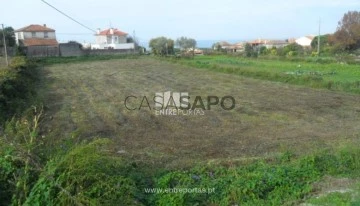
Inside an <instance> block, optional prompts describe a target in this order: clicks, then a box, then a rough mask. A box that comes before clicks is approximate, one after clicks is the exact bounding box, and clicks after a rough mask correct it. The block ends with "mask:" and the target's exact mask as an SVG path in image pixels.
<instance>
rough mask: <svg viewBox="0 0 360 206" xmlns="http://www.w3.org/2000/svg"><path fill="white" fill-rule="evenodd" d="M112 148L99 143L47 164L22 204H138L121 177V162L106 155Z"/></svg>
mask: <svg viewBox="0 0 360 206" xmlns="http://www.w3.org/2000/svg"><path fill="white" fill-rule="evenodd" d="M111 144H112V143H111V141H110V140H109V139H98V140H95V141H93V142H91V143H89V144H86V145H81V146H77V147H75V148H74V149H73V150H71V151H70V152H69V153H68V154H66V155H65V156H63V157H60V158H58V159H53V160H50V161H48V162H47V164H46V166H45V169H44V171H43V172H42V173H41V174H40V177H39V179H38V180H37V181H36V183H35V185H34V187H33V188H32V190H31V192H30V195H29V197H28V198H27V200H26V203H25V204H28V205H33V204H40V205H137V204H140V203H139V202H138V201H137V200H136V194H137V193H138V189H137V188H136V184H135V182H134V181H133V180H132V179H130V178H128V177H126V176H124V175H126V173H125V172H124V167H125V163H124V161H123V160H122V159H121V158H120V157H114V156H112V155H111V153H110V152H109V147H110V146H111Z"/></svg>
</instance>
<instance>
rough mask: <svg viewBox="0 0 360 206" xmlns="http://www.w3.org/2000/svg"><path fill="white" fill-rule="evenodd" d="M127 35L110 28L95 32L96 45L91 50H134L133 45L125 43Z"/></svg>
mask: <svg viewBox="0 0 360 206" xmlns="http://www.w3.org/2000/svg"><path fill="white" fill-rule="evenodd" d="M127 35H128V34H127V33H125V32H122V31H120V30H118V29H114V28H110V29H106V30H103V31H100V29H98V31H97V32H96V35H95V36H96V44H91V49H134V48H135V44H134V43H127Z"/></svg>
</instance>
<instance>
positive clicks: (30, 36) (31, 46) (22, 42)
mask: <svg viewBox="0 0 360 206" xmlns="http://www.w3.org/2000/svg"><path fill="white" fill-rule="evenodd" d="M15 40H16V44H17V45H18V46H20V47H22V48H24V52H25V54H26V55H27V56H31V57H45V56H58V55H59V43H58V42H57V40H56V35H55V30H54V29H51V28H49V27H47V26H46V24H44V25H39V24H31V25H29V26H26V27H23V28H21V29H17V30H15Z"/></svg>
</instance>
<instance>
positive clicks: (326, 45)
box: [311, 34, 331, 54]
mask: <svg viewBox="0 0 360 206" xmlns="http://www.w3.org/2000/svg"><path fill="white" fill-rule="evenodd" d="M318 37H319V36H316V37H315V38H314V39H313V40H312V41H311V48H312V49H313V51H314V52H317V48H318ZM330 38H331V35H330V34H325V35H320V53H325V54H326V53H329V52H330V50H331V46H330Z"/></svg>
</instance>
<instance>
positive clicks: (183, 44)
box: [175, 36, 196, 55]
mask: <svg viewBox="0 0 360 206" xmlns="http://www.w3.org/2000/svg"><path fill="white" fill-rule="evenodd" d="M175 44H176V45H177V46H178V47H179V48H180V50H181V51H183V52H184V51H185V52H188V51H189V50H191V51H192V54H193V55H194V49H195V47H196V40H195V39H191V38H187V37H184V36H182V37H180V38H178V39H177V40H176V43H175Z"/></svg>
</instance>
